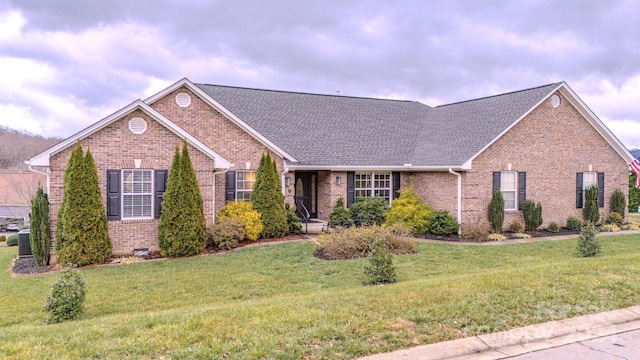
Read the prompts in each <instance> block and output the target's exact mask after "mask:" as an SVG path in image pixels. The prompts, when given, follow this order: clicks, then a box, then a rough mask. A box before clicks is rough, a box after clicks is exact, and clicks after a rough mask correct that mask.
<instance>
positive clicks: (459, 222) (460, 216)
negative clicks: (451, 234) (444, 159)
mask: <svg viewBox="0 0 640 360" xmlns="http://www.w3.org/2000/svg"><path fill="white" fill-rule="evenodd" d="M449 173H451V174H453V175H455V176H457V177H458V216H457V217H458V224H460V225H462V174H460V173H458V172H455V171H453V169H452V168H449ZM461 229H462V227H459V228H458V235H460V231H461Z"/></svg>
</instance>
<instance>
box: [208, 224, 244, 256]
mask: <svg viewBox="0 0 640 360" xmlns="http://www.w3.org/2000/svg"><path fill="white" fill-rule="evenodd" d="M244 239H245V225H244V222H243V221H242V219H240V218H238V217H226V218H218V219H217V220H216V223H215V224H213V225H212V226H210V227H209V228H208V229H207V248H209V249H216V250H230V249H233V248H235V247H238V244H239V242H240V241H242V240H244Z"/></svg>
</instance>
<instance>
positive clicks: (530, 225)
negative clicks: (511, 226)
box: [522, 200, 542, 231]
mask: <svg viewBox="0 0 640 360" xmlns="http://www.w3.org/2000/svg"><path fill="white" fill-rule="evenodd" d="M522 216H523V217H524V228H525V230H527V231H536V230H537V229H538V228H539V227H540V225H542V205H541V204H540V203H538V204H535V203H534V202H533V201H531V200H525V201H524V203H522Z"/></svg>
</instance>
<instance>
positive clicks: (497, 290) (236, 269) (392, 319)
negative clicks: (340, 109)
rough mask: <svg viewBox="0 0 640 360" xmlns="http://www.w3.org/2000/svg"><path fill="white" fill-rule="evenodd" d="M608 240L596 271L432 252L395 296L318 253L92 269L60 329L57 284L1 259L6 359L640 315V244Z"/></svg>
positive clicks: (405, 275) (360, 344) (263, 250)
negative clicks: (55, 318) (50, 310)
mask: <svg viewBox="0 0 640 360" xmlns="http://www.w3.org/2000/svg"><path fill="white" fill-rule="evenodd" d="M601 240H602V242H603V253H602V254H601V255H599V256H597V257H594V258H580V257H578V256H577V251H576V249H575V247H576V241H575V240H567V241H548V242H538V243H529V244H512V245H503V246H470V245H457V244H421V245H420V253H419V254H416V255H403V256H400V257H395V263H396V265H397V266H398V274H399V282H398V283H396V284H392V285H385V286H362V283H363V282H365V281H366V280H367V279H366V276H365V275H364V272H363V269H364V266H365V265H366V264H367V260H365V259H360V260H349V261H323V260H318V259H316V258H314V257H313V256H312V255H311V253H312V251H313V245H312V244H310V243H288V244H281V245H274V246H263V247H256V248H247V249H243V250H241V251H239V252H235V253H231V254H227V255H221V256H203V257H195V258H189V259H177V260H166V261H155V262H146V263H139V264H130V265H120V266H109V267H98V268H90V269H85V270H82V276H83V278H84V279H85V281H86V283H87V290H88V296H87V304H86V305H87V306H86V311H85V313H84V314H83V315H82V316H81V317H80V319H79V320H76V321H70V322H65V323H61V324H55V325H46V324H45V323H44V322H45V318H46V314H45V313H43V312H42V311H41V308H42V306H43V305H44V302H45V300H46V297H47V295H48V292H49V284H50V283H52V282H54V281H55V280H56V279H57V275H45V276H38V277H25V278H11V277H9V275H8V269H9V266H10V262H11V259H12V258H13V257H15V254H16V252H17V250H16V248H0V306H1V307H2V308H1V311H0V357H1V358H8V359H14V358H15V359H23V358H30V359H38V358H85V357H86V358H112V359H121V358H162V357H171V358H175V359H193V358H196V359H209V358H222V357H226V358H233V359H254V358H272V359H300V358H311V359H312V358H337V359H342V358H353V357H357V356H362V355H367V354H372V353H378V352H384V351H390V350H394V349H398V348H403V347H409V346H414V345H418V344H425V343H433V342H437V341H442V340H450V339H456V338H461V337H465V336H471V335H474V334H479V333H489V332H494V331H500V330H505V329H509V328H513V327H518V326H523V325H528V324H533V323H539V322H544V321H549V320H553V319H561V318H567V317H572V316H576V315H581V314H586V313H593V312H599V311H605V310H611V309H616V308H622V307H627V306H631V305H636V304H638V303H639V302H640V277H638V276H637V274H638V272H640V247H638V243H639V241H640V236H637V235H636V236H634V235H621V236H613V237H606V238H602V239H601Z"/></svg>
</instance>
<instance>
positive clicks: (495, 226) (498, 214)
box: [488, 190, 504, 234]
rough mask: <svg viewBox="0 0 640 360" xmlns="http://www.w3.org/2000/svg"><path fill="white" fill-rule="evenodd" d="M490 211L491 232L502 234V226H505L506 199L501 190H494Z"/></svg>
mask: <svg viewBox="0 0 640 360" xmlns="http://www.w3.org/2000/svg"><path fill="white" fill-rule="evenodd" d="M488 210H489V215H488V218H489V224H490V225H491V230H493V232H494V233H498V234H499V233H501V232H502V225H503V224H504V198H503V197H502V193H501V192H500V190H493V195H492V196H491V202H490V203H489V209H488Z"/></svg>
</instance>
